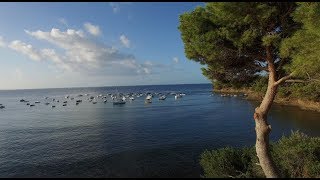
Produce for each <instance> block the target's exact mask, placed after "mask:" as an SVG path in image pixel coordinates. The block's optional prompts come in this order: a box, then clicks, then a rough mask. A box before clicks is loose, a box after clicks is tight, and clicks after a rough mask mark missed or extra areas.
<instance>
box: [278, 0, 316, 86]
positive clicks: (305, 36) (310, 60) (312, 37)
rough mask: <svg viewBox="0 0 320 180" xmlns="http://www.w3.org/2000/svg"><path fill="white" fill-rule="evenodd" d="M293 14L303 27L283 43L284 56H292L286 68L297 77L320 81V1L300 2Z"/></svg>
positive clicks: (282, 51)
mask: <svg viewBox="0 0 320 180" xmlns="http://www.w3.org/2000/svg"><path fill="white" fill-rule="evenodd" d="M292 16H293V18H294V20H295V21H296V22H297V23H301V24H302V28H301V29H299V30H297V31H296V32H295V33H294V34H293V36H292V37H290V38H287V39H285V40H284V41H283V42H282V44H281V48H280V50H281V51H280V52H281V56H282V58H288V57H291V58H292V61H291V63H288V64H287V65H286V66H285V70H286V71H287V72H290V71H291V72H295V74H296V75H295V76H297V77H301V78H305V79H310V80H317V81H318V82H320V81H319V79H320V73H319V70H320V3H317V2H303V3H298V7H297V9H296V11H295V12H294V13H293V15H292Z"/></svg>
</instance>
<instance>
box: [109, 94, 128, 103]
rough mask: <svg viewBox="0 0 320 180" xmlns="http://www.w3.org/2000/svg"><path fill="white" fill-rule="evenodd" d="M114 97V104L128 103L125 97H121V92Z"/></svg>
mask: <svg viewBox="0 0 320 180" xmlns="http://www.w3.org/2000/svg"><path fill="white" fill-rule="evenodd" d="M112 99H113V105H120V104H125V103H126V101H125V100H123V97H121V96H120V94H117V95H116V96H114V97H113V98H112Z"/></svg>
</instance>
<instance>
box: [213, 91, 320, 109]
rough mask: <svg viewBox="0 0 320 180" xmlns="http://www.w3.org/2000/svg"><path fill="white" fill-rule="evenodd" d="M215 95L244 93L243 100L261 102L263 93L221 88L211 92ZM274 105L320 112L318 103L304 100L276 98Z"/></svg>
mask: <svg viewBox="0 0 320 180" xmlns="http://www.w3.org/2000/svg"><path fill="white" fill-rule="evenodd" d="M213 92H215V93H235V94H238V93H245V94H247V97H245V99H247V100H252V101H262V99H263V96H264V94H263V93H257V92H255V91H252V90H251V89H249V88H242V89H232V88H223V89H220V90H213ZM274 103H276V104H279V105H285V106H296V107H299V108H301V109H303V110H308V111H317V112H320V102H314V101H309V100H304V99H290V98H279V97H278V96H276V98H275V99H274Z"/></svg>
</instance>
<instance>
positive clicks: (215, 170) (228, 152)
mask: <svg viewBox="0 0 320 180" xmlns="http://www.w3.org/2000/svg"><path fill="white" fill-rule="evenodd" d="M270 150H271V155H272V157H273V159H274V161H275V164H276V166H277V168H278V169H279V172H280V175H281V176H282V177H290V178H296V177H320V138H319V137H308V136H306V135H305V134H302V133H300V132H293V133H292V134H291V136H289V137H282V138H281V139H280V140H279V141H278V142H277V143H271V146H270ZM257 163H258V158H257V156H256V152H255V147H251V148H242V149H236V148H230V147H227V148H222V149H218V150H213V151H208V150H206V151H204V152H203V153H202V154H201V157H200V165H201V167H202V169H203V172H204V177H210V178H211V177H264V173H263V171H262V169H261V167H260V166H258V165H257Z"/></svg>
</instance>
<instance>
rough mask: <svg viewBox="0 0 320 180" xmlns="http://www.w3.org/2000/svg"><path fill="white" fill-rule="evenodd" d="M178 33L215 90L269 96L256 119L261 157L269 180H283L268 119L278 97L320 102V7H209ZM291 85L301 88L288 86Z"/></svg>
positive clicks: (185, 19)
mask: <svg viewBox="0 0 320 180" xmlns="http://www.w3.org/2000/svg"><path fill="white" fill-rule="evenodd" d="M178 28H179V30H180V32H181V38H182V41H183V43H184V49H185V55H186V57H187V58H188V59H190V60H193V61H196V62H199V63H200V64H202V65H206V68H202V73H203V75H204V76H206V77H207V78H208V79H210V80H211V81H212V82H213V83H214V85H215V88H217V89H222V88H226V87H231V88H241V87H251V88H252V89H253V90H255V91H258V92H264V93H265V96H263V97H264V98H263V100H262V102H261V104H260V105H259V106H258V107H257V108H256V109H255V112H254V116H253V117H254V119H255V123H256V135H257V141H256V152H257V156H258V158H259V162H260V164H261V167H262V169H263V172H264V174H265V175H266V177H279V174H278V172H277V169H278V168H277V165H275V163H274V162H273V160H272V158H271V154H270V153H271V151H272V150H271V149H270V147H269V133H270V132H271V127H270V126H269V124H268V122H267V115H268V112H269V110H270V108H271V105H272V103H273V101H274V99H275V97H276V96H278V97H279V96H280V97H295V98H296V97H298V98H306V99H309V100H314V101H319V96H320V93H319V91H320V90H319V84H320V3H318V2H303V3H296V2H249V3H248V2H212V3H206V5H205V6H204V7H200V6H199V7H197V8H195V9H194V10H193V11H192V12H186V13H184V14H182V15H180V24H179V27H178ZM261 75H267V77H266V78H264V77H259V76H261ZM289 80H291V81H296V82H297V81H299V82H300V83H302V84H300V85H299V84H291V85H288V84H285V82H288V81H289ZM281 85H284V87H281ZM278 92H279V93H278ZM277 93H278V95H277ZM227 151H228V153H231V154H237V153H238V152H237V151H231V150H230V151H229V150H227ZM220 153H222V152H220ZM218 155H221V156H224V154H223V153H222V154H218ZM216 156H217V155H216Z"/></svg>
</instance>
